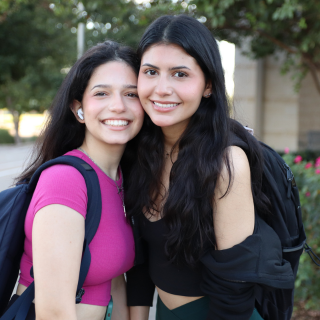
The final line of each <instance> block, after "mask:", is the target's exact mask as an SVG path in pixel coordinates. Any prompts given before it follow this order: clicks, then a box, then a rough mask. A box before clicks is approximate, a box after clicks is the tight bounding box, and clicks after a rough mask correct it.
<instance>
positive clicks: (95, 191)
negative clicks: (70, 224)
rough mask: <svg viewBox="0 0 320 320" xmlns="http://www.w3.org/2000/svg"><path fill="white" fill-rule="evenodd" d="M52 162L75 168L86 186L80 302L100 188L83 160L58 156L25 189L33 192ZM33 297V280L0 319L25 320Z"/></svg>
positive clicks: (97, 217) (97, 219) (98, 216)
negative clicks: (86, 197) (86, 201)
mask: <svg viewBox="0 0 320 320" xmlns="http://www.w3.org/2000/svg"><path fill="white" fill-rule="evenodd" d="M56 164H66V165H70V166H72V167H74V168H76V169H77V170H78V171H79V172H80V173H81V174H82V176H83V178H84V180H85V183H86V187H87V196H88V205H87V215H86V220H85V238H84V243H83V256H82V260H81V266H80V274H79V281H78V286H77V293H76V303H79V302H81V298H82V295H83V294H84V290H83V289H82V286H83V283H84V281H85V278H86V276H87V274H88V271H89V267H90V263H91V254H90V250H89V243H90V242H91V240H92V239H93V237H94V235H95V233H96V231H97V229H98V226H99V223H100V219H101V209H102V202H101V189H100V183H99V179H98V176H97V174H96V172H95V171H94V169H93V168H92V167H91V166H90V165H89V164H88V163H87V162H85V161H84V160H82V159H80V158H78V157H74V156H61V157H58V158H55V159H52V160H49V161H47V162H46V163H44V164H43V165H41V166H40V167H39V168H38V169H37V170H36V172H35V173H34V174H33V176H32V177H31V180H30V182H29V184H28V187H27V191H26V192H27V193H29V194H33V192H34V190H35V188H36V186H37V183H38V180H39V177H40V175H41V173H42V171H43V170H45V169H47V168H49V167H51V166H53V165H56ZM30 273H31V274H32V273H33V268H31V271H30ZM32 276H33V275H32ZM33 299H34V282H32V283H31V284H30V286H29V287H28V288H27V290H26V291H25V292H24V293H23V294H22V295H21V297H20V298H19V299H18V300H17V301H15V303H14V304H13V305H12V306H11V307H10V308H9V309H8V310H7V312H6V313H5V314H4V315H3V316H2V317H1V320H12V319H16V320H25V319H26V316H27V313H28V310H29V307H30V305H31V303H32V301H33Z"/></svg>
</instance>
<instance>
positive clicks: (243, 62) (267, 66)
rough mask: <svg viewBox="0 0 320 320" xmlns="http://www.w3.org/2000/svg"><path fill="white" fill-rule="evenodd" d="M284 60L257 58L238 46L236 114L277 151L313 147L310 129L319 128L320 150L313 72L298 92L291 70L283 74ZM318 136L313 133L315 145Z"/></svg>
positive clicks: (319, 97) (318, 105)
mask: <svg viewBox="0 0 320 320" xmlns="http://www.w3.org/2000/svg"><path fill="white" fill-rule="evenodd" d="M281 60H282V59H281V57H277V58H276V57H268V58H266V59H264V60H260V61H254V60H251V59H249V58H247V57H245V56H243V55H241V52H240V50H239V49H236V54H235V74H234V82H235V90H234V105H235V118H236V119H237V120H239V121H240V122H241V123H242V124H243V125H248V126H250V127H252V128H253V129H254V130H255V135H256V137H257V138H258V139H259V140H261V141H263V142H265V143H267V144H268V145H270V146H271V147H272V148H274V149H276V150H278V151H283V150H284V148H286V147H288V148H289V149H290V150H291V151H297V150H298V149H307V148H309V149H310V148H311V147H310V141H311V140H310V137H309V136H310V131H313V132H316V134H317V132H318V133H319V147H318V148H315V149H317V150H320V94H319V93H318V92H317V90H316V88H315V85H314V84H313V81H312V78H311V76H310V75H308V76H307V77H306V79H304V80H303V82H302V86H301V89H300V91H299V92H298V93H297V92H295V91H294V88H293V82H292V79H291V76H290V74H287V75H281V74H280V66H281V64H282V61H281ZM315 136H316V135H315V134H314V133H313V136H312V137H313V146H315V142H314V141H315V139H317V137H316V138H315Z"/></svg>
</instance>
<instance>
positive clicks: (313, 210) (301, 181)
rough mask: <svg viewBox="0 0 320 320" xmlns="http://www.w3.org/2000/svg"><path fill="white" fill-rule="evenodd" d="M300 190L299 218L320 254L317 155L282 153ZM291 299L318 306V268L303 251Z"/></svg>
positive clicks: (319, 181) (319, 172) (319, 162)
mask: <svg viewBox="0 0 320 320" xmlns="http://www.w3.org/2000/svg"><path fill="white" fill-rule="evenodd" d="M283 158H284V160H285V161H286V163H287V164H288V165H289V166H290V167H291V170H292V172H293V174H294V176H295V180H296V183H297V186H298V188H299V192H300V201H301V208H302V219H303V224H304V228H305V231H306V235H307V243H308V245H309V246H310V247H311V248H312V250H313V251H314V252H315V253H316V254H317V255H318V256H320V157H318V158H316V159H315V161H306V160H304V159H303V157H302V156H301V155H293V154H285V155H284V156H283ZM295 287H296V289H295V299H296V301H297V300H300V301H304V302H305V307H306V308H307V309H320V305H319V301H320V268H319V267H317V266H316V265H315V264H314V263H313V262H312V261H311V259H310V257H309V256H308V255H307V254H306V253H304V254H302V256H301V258H300V265H299V271H298V276H297V279H296V283H295Z"/></svg>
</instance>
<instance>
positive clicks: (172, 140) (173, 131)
mask: <svg viewBox="0 0 320 320" xmlns="http://www.w3.org/2000/svg"><path fill="white" fill-rule="evenodd" d="M185 129H186V124H185V123H181V124H176V125H174V126H170V127H162V128H161V130H162V133H163V141H164V148H165V151H167V152H168V151H171V149H172V148H173V146H174V145H175V144H176V142H177V141H178V140H179V139H180V137H181V136H182V134H183V132H184V131H185ZM176 149H178V146H177V147H176Z"/></svg>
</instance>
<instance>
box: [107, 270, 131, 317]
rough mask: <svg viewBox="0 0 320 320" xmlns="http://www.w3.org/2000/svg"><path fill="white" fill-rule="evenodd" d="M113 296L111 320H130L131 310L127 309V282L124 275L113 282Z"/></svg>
mask: <svg viewBox="0 0 320 320" xmlns="http://www.w3.org/2000/svg"><path fill="white" fill-rule="evenodd" d="M111 295H112V299H113V309H112V316H111V320H129V308H128V307H127V295H126V281H125V279H124V275H123V274H122V275H120V276H118V277H116V278H114V279H112V282H111Z"/></svg>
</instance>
